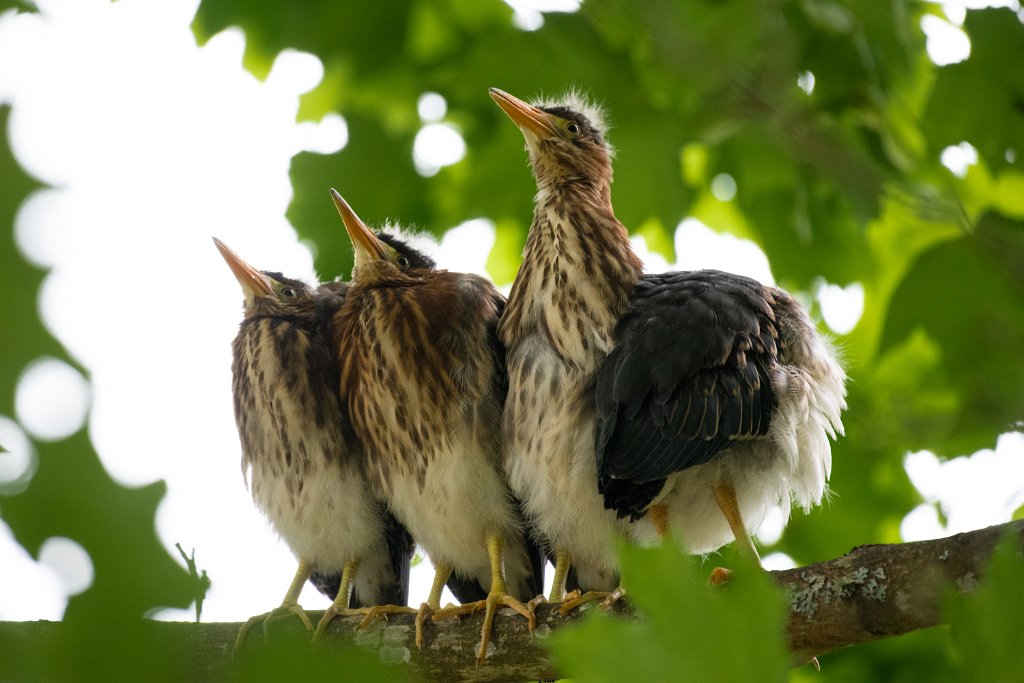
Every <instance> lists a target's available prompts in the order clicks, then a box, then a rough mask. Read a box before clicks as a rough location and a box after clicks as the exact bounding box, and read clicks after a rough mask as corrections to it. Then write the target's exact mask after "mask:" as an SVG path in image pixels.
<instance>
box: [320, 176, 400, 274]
mask: <svg viewBox="0 0 1024 683" xmlns="http://www.w3.org/2000/svg"><path fill="white" fill-rule="evenodd" d="M331 198H332V199H334V205H335V206H336V207H338V213H340V214H341V220H342V221H344V222H345V230H346V231H347V232H348V236H349V239H351V240H352V247H353V249H354V251H355V255H356V268H359V267H360V266H362V265H365V264H368V263H370V262H371V261H387V260H388V257H387V252H386V251H385V250H384V243H383V242H381V241H380V240H379V239H377V236H376V235H374V234H373V231H372V230H370V228H368V227H367V226H366V223H363V221H362V220H361V219H360V218H359V216H357V215H356V212H355V211H353V210H352V207H351V206H349V205H348V202H346V201H345V198H344V197H342V196H341V195H340V194H338V191H337V190H335V189H334V188H331Z"/></svg>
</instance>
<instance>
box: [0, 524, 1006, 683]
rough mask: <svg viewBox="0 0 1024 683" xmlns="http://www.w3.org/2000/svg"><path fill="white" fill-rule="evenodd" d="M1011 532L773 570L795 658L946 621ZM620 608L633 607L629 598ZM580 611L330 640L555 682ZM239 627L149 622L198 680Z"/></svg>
mask: <svg viewBox="0 0 1024 683" xmlns="http://www.w3.org/2000/svg"><path fill="white" fill-rule="evenodd" d="M1010 530H1012V531H1013V532H1014V533H1015V534H1016V535H1017V536H1018V537H1019V538H1020V539H1021V540H1022V542H1024V521H1019V522H1011V523H1009V524H1004V525H1000V526H994V527H989V528H987V529H981V530H979V531H972V532H968V533H963V534H957V535H955V536H951V537H949V538H943V539H939V540H935V541H921V542H917V543H904V544H899V545H867V546H861V547H858V548H855V549H853V550H852V551H851V552H849V553H848V554H846V555H844V556H842V557H840V558H837V559H834V560H829V561H826V562H819V563H817V564H813V565H809V566H807V567H801V568H798V569H790V570H786V571H779V572H771V574H772V576H773V577H774V578H775V580H776V581H777V582H778V583H779V585H780V586H781V587H782V588H783V589H784V590H786V591H787V593H788V594H789V595H790V610H791V612H790V619H789V626H788V631H789V633H788V635H789V643H790V648H791V650H792V651H793V653H794V661H797V662H804V661H807V660H808V659H810V658H811V657H812V656H814V655H821V654H824V653H827V652H829V651H831V650H835V649H837V648H840V647H844V646H847V645H855V644H857V643H864V642H868V641H871V640H876V639H879V638H886V637H890V636H895V635H899V634H902V633H906V632H908V631H913V630H916V629H922V628H927V627H930V626H936V625H938V624H940V623H941V618H942V614H941V605H942V598H943V594H944V591H946V590H949V589H951V590H956V591H961V592H968V591H971V590H973V589H974V588H975V587H976V586H977V585H978V583H979V582H980V581H981V579H982V576H983V572H984V569H985V566H986V562H987V560H988V558H989V556H990V555H991V553H992V550H993V548H994V547H995V545H996V543H997V542H998V541H999V539H1000V538H1001V536H1002V534H1003V533H1005V532H1007V531H1010ZM615 609H616V611H621V612H623V613H629V612H630V608H629V606H628V605H626V604H624V603H620V604H619V605H617V606H616V608H615ZM310 616H311V618H312V619H313V623H316V620H317V618H318V616H319V615H318V614H317V613H313V612H311V613H310ZM582 617H583V614H581V613H576V614H572V615H569V616H562V615H561V614H559V613H558V610H557V608H553V607H552V606H551V605H541V606H540V607H538V609H537V623H538V628H537V632H536V634H535V636H534V637H532V638H531V637H530V635H529V633H528V632H527V628H526V622H525V620H523V619H522V618H521V617H519V616H517V615H515V613H513V612H512V611H511V610H503V611H502V612H499V618H497V619H495V622H494V636H493V641H492V643H493V644H492V652H491V654H490V656H489V658H488V660H487V664H486V666H483V667H477V665H476V662H475V656H474V653H475V649H476V644H477V642H478V641H479V634H480V626H481V623H482V619H483V614H482V613H477V614H474V615H472V616H469V617H465V618H463V619H461V620H459V621H455V620H448V621H442V622H436V623H431V624H429V626H428V629H427V632H426V643H425V645H424V648H423V650H422V651H419V650H417V649H416V647H415V645H414V644H413V637H414V628H413V617H412V616H411V615H404V614H403V615H397V616H391V617H390V618H389V619H388V621H387V622H386V623H385V622H383V621H378V622H377V623H376V624H374V625H372V626H371V627H369V628H367V629H365V630H362V631H355V627H356V625H357V624H358V623H359V618H358V617H346V618H339V619H336V620H335V621H334V623H333V624H332V627H331V629H330V630H329V632H328V634H327V637H326V638H325V640H327V641H329V642H330V641H336V642H342V641H346V642H354V643H355V644H356V645H358V646H359V647H361V648H365V649H369V650H374V651H376V652H377V655H378V657H379V658H380V659H381V660H382V661H385V662H390V663H394V664H395V665H396V666H404V667H408V673H409V676H410V678H412V679H414V680H415V679H420V680H437V681H525V680H535V681H536V680H550V679H554V678H557V677H558V674H557V672H556V671H555V670H554V669H553V667H552V665H551V662H550V659H549V657H548V655H547V653H546V652H545V650H544V648H543V646H542V643H543V641H544V639H545V637H547V636H548V635H549V634H550V633H551V631H553V630H555V629H558V628H561V627H562V626H564V625H565V624H567V623H571V622H572V621H575V620H577V619H580V618H582ZM638 618H642V617H638ZM239 626H240V625H239V624H232V623H207V624H192V623H184V622H156V623H151V624H148V625H147V627H149V628H152V629H153V631H154V635H156V636H157V637H160V638H166V643H167V648H168V649H169V650H171V651H173V652H176V653H180V655H181V661H183V662H187V663H188V667H189V675H188V678H189V679H190V680H197V681H200V680H223V679H225V678H227V677H228V668H229V665H230V661H231V651H232V647H233V644H234V638H235V635H236V633H237V632H238V628H239ZM59 628H60V625H59V624H57V623H52V622H0V640H4V641H7V642H8V643H9V644H12V645H14V644H16V643H18V642H19V641H20V642H24V643H28V642H30V641H32V640H36V639H40V638H44V639H45V638H48V637H53V636H54V634H55V633H56V632H57V629H59ZM258 631H259V629H258V628H257V629H254V630H253V633H252V634H251V635H254V634H256V633H257V632H258Z"/></svg>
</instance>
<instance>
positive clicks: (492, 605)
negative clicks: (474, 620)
mask: <svg viewBox="0 0 1024 683" xmlns="http://www.w3.org/2000/svg"><path fill="white" fill-rule="evenodd" d="M534 600H536V598H534ZM534 600H531V601H530V602H528V603H524V602H522V601H521V600H517V599H516V598H515V597H514V596H511V595H509V594H508V593H492V594H490V595H488V596H487V599H486V600H485V601H484V603H485V606H486V610H487V611H486V613H485V615H484V625H483V628H481V629H480V649H479V651H478V652H477V655H476V663H477V665H478V666H480V665H483V664H484V662H485V661H487V646H488V645H489V644H490V642H491V631H492V630H493V629H494V615H495V613H497V611H498V607H499V606H502V607H510V608H512V609H513V610H515V611H516V612H518V613H519V614H520V615H521V616H522V617H524V618H525V619H526V624H527V628H528V629H529V630H530V635H531V636H532V635H533V632H534V631H535V630H536V628H537V615H536V614H534V610H535V609H536V604H535V603H534Z"/></svg>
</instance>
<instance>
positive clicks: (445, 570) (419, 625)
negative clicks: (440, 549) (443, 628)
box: [416, 564, 452, 650]
mask: <svg viewBox="0 0 1024 683" xmlns="http://www.w3.org/2000/svg"><path fill="white" fill-rule="evenodd" d="M451 575H452V567H451V565H448V564H437V565H435V566H434V583H432V584H431V585H430V595H428V596H427V601H426V602H424V603H423V604H422V605H420V608H419V610H417V612H416V647H417V648H419V649H421V650H422V649H423V624H424V622H425V621H426V619H427V615H428V614H431V613H433V612H436V611H437V610H439V609H441V591H443V590H444V586H445V584H446V583H448V577H450V576H451Z"/></svg>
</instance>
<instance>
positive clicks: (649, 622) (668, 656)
mask: <svg viewBox="0 0 1024 683" xmlns="http://www.w3.org/2000/svg"><path fill="white" fill-rule="evenodd" d="M621 557H622V571H623V576H624V580H625V582H626V584H627V585H628V590H629V596H630V600H631V601H632V602H633V603H634V604H635V605H636V607H637V609H638V610H639V611H640V613H641V614H642V616H641V617H640V618H639V619H636V620H623V619H616V618H612V617H608V616H606V615H604V614H601V613H600V610H598V609H594V610H592V613H594V616H591V617H589V618H588V619H587V620H585V621H584V622H583V623H581V624H579V625H578V626H573V627H571V628H565V629H563V630H561V631H559V632H558V633H556V634H554V635H553V636H552V637H551V639H550V641H549V643H550V647H551V650H552V652H553V653H554V655H555V657H556V660H557V661H558V662H559V671H562V672H563V673H564V674H566V675H568V676H569V677H570V678H573V679H579V680H585V681H623V680H659V681H668V680H694V681H707V680H714V681H751V680H760V681H772V680H783V679H784V677H785V672H786V671H787V670H788V668H789V666H790V662H789V655H788V653H787V650H786V645H785V638H784V624H785V618H786V614H787V611H788V610H787V609H786V606H785V600H784V598H783V596H782V594H781V593H780V592H779V590H778V589H777V588H776V587H774V586H773V585H772V584H771V581H770V579H769V578H768V577H767V576H766V575H765V574H763V573H762V572H760V571H758V570H757V569H756V568H754V567H753V566H748V565H743V566H742V567H741V568H740V569H739V570H737V571H736V572H734V573H733V577H732V579H730V581H729V583H728V584H727V585H726V586H725V587H720V588H711V587H709V586H708V585H707V582H706V579H705V575H706V572H702V571H700V564H699V562H698V561H696V560H695V559H694V558H688V557H684V556H683V555H681V554H680V553H679V551H678V550H677V549H676V548H675V547H674V546H673V545H672V544H667V545H666V546H665V547H661V548H654V549H640V548H635V547H629V548H623V549H622V555H621ZM639 653H642V655H641V654H639Z"/></svg>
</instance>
